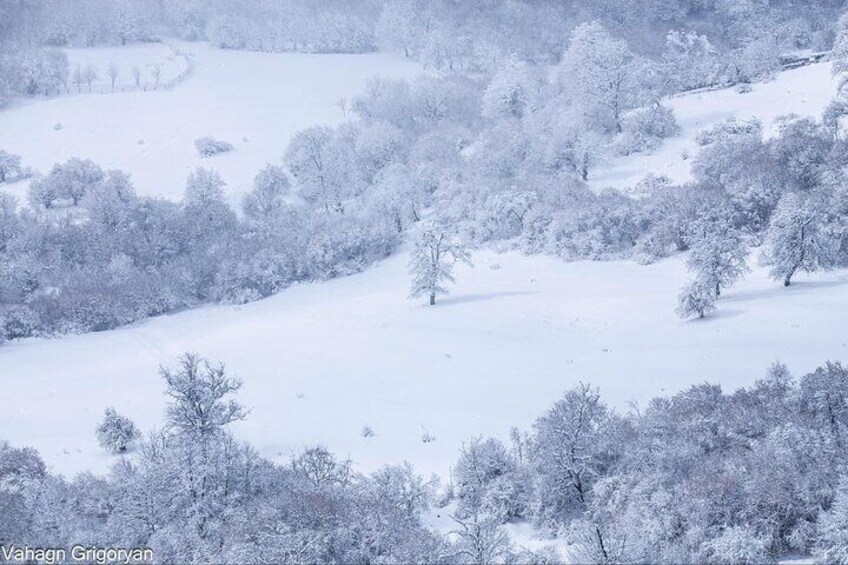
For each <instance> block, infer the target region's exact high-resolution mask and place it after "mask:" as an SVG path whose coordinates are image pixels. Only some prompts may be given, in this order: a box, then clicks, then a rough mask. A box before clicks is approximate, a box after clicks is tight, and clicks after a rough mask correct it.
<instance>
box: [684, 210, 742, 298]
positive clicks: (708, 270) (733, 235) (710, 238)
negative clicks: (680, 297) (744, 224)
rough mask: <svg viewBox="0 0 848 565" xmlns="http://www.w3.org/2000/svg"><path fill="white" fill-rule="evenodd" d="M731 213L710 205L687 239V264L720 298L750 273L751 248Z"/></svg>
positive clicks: (695, 223)
mask: <svg viewBox="0 0 848 565" xmlns="http://www.w3.org/2000/svg"><path fill="white" fill-rule="evenodd" d="M729 216H730V210H728V209H727V207H724V206H709V207H708V209H707V210H705V211H704V213H703V214H702V216H701V218H699V219H698V220H697V221H696V222H694V225H693V227H692V233H691V234H690V235H689V236H688V237H687V241H688V244H689V249H690V251H689V257H688V258H687V260H686V264H687V266H688V267H689V269H690V270H692V271H693V272H694V273H695V275H696V277H697V278H698V279H700V280H701V281H704V282H705V283H710V284H712V286H713V287H714V288H715V294H716V296H719V295H721V290H722V289H723V288H727V287H729V286H731V285H732V284H733V283H734V282H736V280H737V279H739V278H740V277H741V276H743V275H744V274H745V273H747V272H748V270H749V269H748V265H747V263H746V259H747V256H748V249H747V246H746V245H745V241H744V239H743V237H742V233H741V231H740V230H739V229H738V228H736V227H735V226H734V225H733V223H732V222H731V221H730V218H729Z"/></svg>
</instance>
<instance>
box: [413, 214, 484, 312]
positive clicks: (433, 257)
mask: <svg viewBox="0 0 848 565" xmlns="http://www.w3.org/2000/svg"><path fill="white" fill-rule="evenodd" d="M420 229H421V231H420V232H419V233H418V235H417V236H416V237H415V241H414V242H413V248H412V254H411V256H410V259H409V272H410V274H411V275H412V287H411V290H410V293H409V297H410V298H417V297H419V296H422V295H424V296H428V297H429V300H430V305H431V306H432V305H434V304H436V296H438V295H444V294H447V293H448V289H447V288H446V287H445V284H446V283H453V282H455V279H454V277H453V267H454V264H456V262H457V261H460V262H463V263H465V264H467V265H471V257H470V256H469V254H468V251H467V249H466V248H465V246H464V245H462V243H461V242H459V241H458V239H457V238H456V236H453V235H451V234H450V233H449V232H448V231H447V230H446V229H445V228H444V227H442V226H439V225H436V224H429V225H425V226H421V228H420Z"/></svg>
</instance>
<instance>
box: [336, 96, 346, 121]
mask: <svg viewBox="0 0 848 565" xmlns="http://www.w3.org/2000/svg"><path fill="white" fill-rule="evenodd" d="M336 106H338V108H339V109H340V110H341V111H342V116H344V117H345V118H346V117H347V96H342V97H341V98H339V99H338V100H336Z"/></svg>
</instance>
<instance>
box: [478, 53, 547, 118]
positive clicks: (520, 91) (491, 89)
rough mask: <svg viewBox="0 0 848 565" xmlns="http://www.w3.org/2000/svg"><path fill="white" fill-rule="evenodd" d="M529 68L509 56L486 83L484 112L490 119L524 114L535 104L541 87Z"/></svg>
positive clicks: (516, 116)
mask: <svg viewBox="0 0 848 565" xmlns="http://www.w3.org/2000/svg"><path fill="white" fill-rule="evenodd" d="M534 78H535V77H533V76H532V74H531V71H530V69H529V68H528V67H527V65H526V64H524V63H522V62H521V61H518V60H516V59H515V58H510V59H508V60H507V61H506V62H505V63H504V64H502V65H501V67H500V69H498V72H496V73H495V75H494V76H493V77H492V80H491V81H490V82H489V84H488V86H486V90H485V92H484V93H483V100H482V113H483V116H484V117H486V118H488V119H491V120H500V119H504V118H519V119H520V118H522V117H523V116H524V115H525V113H527V112H528V111H529V110H530V109H532V107H533V103H534V98H535V97H536V95H537V92H538V90H539V85H538V84H535V83H536V82H537V81H536V80H534Z"/></svg>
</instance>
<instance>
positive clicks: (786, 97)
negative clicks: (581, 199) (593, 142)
mask: <svg viewBox="0 0 848 565" xmlns="http://www.w3.org/2000/svg"><path fill="white" fill-rule="evenodd" d="M834 94H836V81H835V80H834V79H833V77H832V76H831V65H830V63H829V62H824V63H815V64H812V65H807V66H805V67H799V68H797V69H792V70H789V71H785V72H782V73H780V74H779V75H777V77H776V78H775V80H772V81H769V82H763V83H757V84H753V85H751V92H738V91H737V90H736V88H725V89H721V90H714V91H703V92H694V93H690V94H684V95H681V96H676V97H672V98H671V99H669V100H666V101H665V102H664V104H666V105H668V106H669V107H670V108H671V109H672V110H674V116H675V118H676V119H677V123H678V125H679V126H680V129H681V132H680V134H679V135H677V136H676V137H673V138H670V139H667V140H665V143H663V144H662V146H661V147H659V148H658V149H657V150H656V151H654V152H652V153H648V154H639V153H637V154H633V155H628V156H627V157H620V158H613V159H611V160H610V161H609V162H608V163H607V164H606V165H605V166H602V167H599V168H598V169H597V171H596V172H593V173H590V176H589V185H590V186H591V187H592V188H593V189H594V190H601V189H604V188H617V189H627V188H630V187H633V186H634V185H635V184H636V183H638V182H639V181H641V180H642V179H643V178H645V176H647V175H648V174H653V175H656V176H666V177H668V178H669V179H670V180H671V181H672V182H674V183H683V182H686V181H689V180H691V169H690V166H689V160H690V159H691V158H692V157H694V156H695V155H697V154H698V151H699V150H700V147H699V146H698V144H697V143H696V142H695V137H696V136H697V135H698V133H700V132H701V131H703V130H704V129H706V128H708V127H710V126H712V125H714V124H716V123H719V122H722V121H724V120H726V119H728V118H737V119H749V118H758V119H759V120H760V121H761V122H762V124H763V132H764V133H765V135H766V137H770V136H772V135H774V134H775V133H776V131H775V130H776V128H775V121H776V119H777V118H779V117H780V116H785V115H788V114H798V115H801V116H814V117H816V118H820V117H821V113H822V112H823V111H824V109H825V107H826V106H827V104H828V103H829V102H830V101H831V100H832V99H833V96H834ZM687 155H688V157H687Z"/></svg>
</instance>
